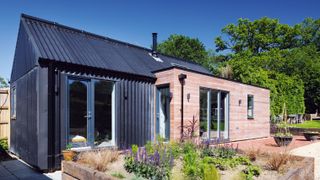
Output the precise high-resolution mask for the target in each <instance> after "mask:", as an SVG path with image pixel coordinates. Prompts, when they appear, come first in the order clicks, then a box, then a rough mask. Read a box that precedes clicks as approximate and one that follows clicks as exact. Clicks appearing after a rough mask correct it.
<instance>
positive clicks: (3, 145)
mask: <svg viewBox="0 0 320 180" xmlns="http://www.w3.org/2000/svg"><path fill="white" fill-rule="evenodd" d="M1 149H2V150H5V151H7V150H8V138H3V139H0V150H1Z"/></svg>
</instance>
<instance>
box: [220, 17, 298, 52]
mask: <svg viewBox="0 0 320 180" xmlns="http://www.w3.org/2000/svg"><path fill="white" fill-rule="evenodd" d="M222 33H223V34H224V36H226V37H227V40H224V39H223V38H222V37H221V36H219V37H217V38H215V44H216V47H217V49H216V50H217V51H224V50H231V51H232V52H234V53H240V52H243V51H246V50H249V51H251V52H252V53H254V54H257V53H260V52H264V51H268V50H270V49H273V48H279V49H287V48H292V47H296V46H297V45H298V42H299V41H298V39H297V38H296V37H297V35H298V34H299V30H298V27H297V26H294V27H291V26H289V25H287V24H280V23H279V20H277V19H270V18H267V17H264V18H261V19H258V20H255V21H250V20H249V19H239V20H238V23H237V24H229V25H227V26H226V27H224V28H223V29H222Z"/></svg>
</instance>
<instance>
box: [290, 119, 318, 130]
mask: <svg viewBox="0 0 320 180" xmlns="http://www.w3.org/2000/svg"><path fill="white" fill-rule="evenodd" d="M290 126H291V127H297V128H317V129H320V121H304V122H303V123H300V124H290Z"/></svg>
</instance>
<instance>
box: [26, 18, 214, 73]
mask: <svg viewBox="0 0 320 180" xmlns="http://www.w3.org/2000/svg"><path fill="white" fill-rule="evenodd" d="M21 23H22V24H23V25H24V26H25V28H26V29H27V32H28V33H29V35H30V39H31V41H33V45H34V46H35V50H36V52H37V53H38V57H39V58H41V59H46V60H50V61H57V62H64V63H70V64H76V65H84V66H88V67H95V68H100V69H101V68H102V69H106V70H112V71H118V72H123V73H128V74H136V75H141V76H147V77H152V78H154V77H155V76H154V74H153V72H155V71H159V70H162V69H168V68H170V67H175V66H177V67H180V68H182V67H183V68H185V69H190V70H193V71H195V72H200V73H204V74H211V73H210V72H209V71H208V70H207V69H205V68H204V67H202V66H200V65H198V64H196V63H193V62H190V61H187V60H182V59H179V58H174V57H170V56H166V55H162V54H159V58H160V59H161V60H162V61H163V62H159V61H156V60H155V59H154V58H153V57H152V56H150V53H151V51H152V50H151V49H147V48H144V47H140V46H136V45H132V44H129V43H125V42H121V41H118V40H114V39H111V38H108V37H103V36H99V35H96V34H92V33H89V32H85V31H82V30H78V29H75V28H71V27H67V26H64V25H60V24H58V23H55V22H51V21H47V20H43V19H39V18H36V17H32V16H29V15H25V14H22V15H21Z"/></svg>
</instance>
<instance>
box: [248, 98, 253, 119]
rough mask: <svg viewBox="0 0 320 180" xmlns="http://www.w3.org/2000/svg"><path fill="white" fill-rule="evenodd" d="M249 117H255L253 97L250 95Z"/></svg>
mask: <svg viewBox="0 0 320 180" xmlns="http://www.w3.org/2000/svg"><path fill="white" fill-rule="evenodd" d="M248 117H253V96H251V95H248Z"/></svg>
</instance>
